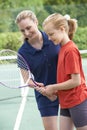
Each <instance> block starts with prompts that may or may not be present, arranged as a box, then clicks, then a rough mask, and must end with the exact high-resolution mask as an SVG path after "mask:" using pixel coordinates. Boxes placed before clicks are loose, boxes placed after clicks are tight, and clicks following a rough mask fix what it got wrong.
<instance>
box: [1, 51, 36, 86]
mask: <svg viewBox="0 0 87 130" xmlns="http://www.w3.org/2000/svg"><path fill="white" fill-rule="evenodd" d="M0 74H1V75H2V76H1V77H0V85H1V86H5V87H8V88H23V87H28V86H36V85H37V84H36V82H35V81H34V77H33V75H32V73H31V71H30V68H29V65H28V64H27V62H26V60H25V59H24V58H23V56H22V55H20V54H19V53H17V52H15V51H13V50H9V49H5V50H1V51H0ZM20 77H22V80H23V81H24V84H23V85H21V78H20ZM30 79H32V81H33V84H29V80H30Z"/></svg>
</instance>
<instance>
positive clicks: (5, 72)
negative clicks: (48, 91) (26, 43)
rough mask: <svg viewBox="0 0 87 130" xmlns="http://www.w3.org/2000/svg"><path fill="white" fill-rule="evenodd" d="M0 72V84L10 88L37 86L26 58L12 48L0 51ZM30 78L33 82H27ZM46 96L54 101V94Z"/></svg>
mask: <svg viewBox="0 0 87 130" xmlns="http://www.w3.org/2000/svg"><path fill="white" fill-rule="evenodd" d="M0 74H1V75H2V76H1V77H0V86H4V87H8V88H12V89H17V88H23V87H28V86H31V87H36V86H39V85H38V84H37V83H36V82H35V80H34V76H33V74H32V73H31V71H30V67H29V65H28V64H27V62H26V60H25V59H24V58H23V56H22V55H20V54H19V53H17V52H15V51H13V50H9V49H5V50H1V51H0ZM20 77H21V78H20ZM30 79H31V80H32V83H33V84H29V80H30ZM21 80H23V82H24V84H23V85H21ZM39 87H40V86H39ZM48 98H49V99H50V100H51V101H54V100H55V99H56V96H55V95H54V96H48Z"/></svg>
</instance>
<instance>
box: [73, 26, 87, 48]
mask: <svg viewBox="0 0 87 130" xmlns="http://www.w3.org/2000/svg"><path fill="white" fill-rule="evenodd" d="M74 41H75V43H76V44H77V45H78V48H79V49H80V50H84V49H86V50H87V27H85V28H78V29H77V32H76V34H75V36H74Z"/></svg>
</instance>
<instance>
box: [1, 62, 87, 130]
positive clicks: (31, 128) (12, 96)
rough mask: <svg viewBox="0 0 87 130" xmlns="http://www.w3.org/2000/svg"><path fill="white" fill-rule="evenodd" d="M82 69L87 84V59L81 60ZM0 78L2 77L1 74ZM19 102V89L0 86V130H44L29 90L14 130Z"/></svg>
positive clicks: (32, 95)
mask: <svg viewBox="0 0 87 130" xmlns="http://www.w3.org/2000/svg"><path fill="white" fill-rule="evenodd" d="M83 67H84V72H85V76H86V82H87V59H85V60H83ZM0 77H2V74H1V73H0ZM21 101H22V97H21V90H20V89H10V88H6V87H2V86H1V85H0V130H44V128H43V125H42V120H41V118H40V114H39V111H38V109H37V105H36V101H35V97H34V92H33V89H31V88H30V89H29V92H28V95H27V100H26V103H25V107H24V111H23V115H22V118H21V122H20V127H19V129H14V126H15V121H16V117H17V114H18V111H19V108H20V104H21Z"/></svg>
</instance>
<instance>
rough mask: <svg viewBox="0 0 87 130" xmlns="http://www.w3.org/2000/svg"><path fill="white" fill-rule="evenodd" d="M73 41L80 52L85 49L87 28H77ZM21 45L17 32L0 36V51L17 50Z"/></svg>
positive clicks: (86, 45) (86, 46) (86, 47)
mask: <svg viewBox="0 0 87 130" xmlns="http://www.w3.org/2000/svg"><path fill="white" fill-rule="evenodd" d="M73 40H74V42H75V43H76V44H77V46H78V48H79V49H80V50H84V49H87V27H85V28H78V29H77V32H76V34H75V36H74V39H73ZM21 44H22V40H21V34H20V33H19V32H15V33H14V32H12V33H10V32H9V33H1V34H0V50H1V49H7V48H9V49H12V50H18V48H19V47H20V46H21Z"/></svg>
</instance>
